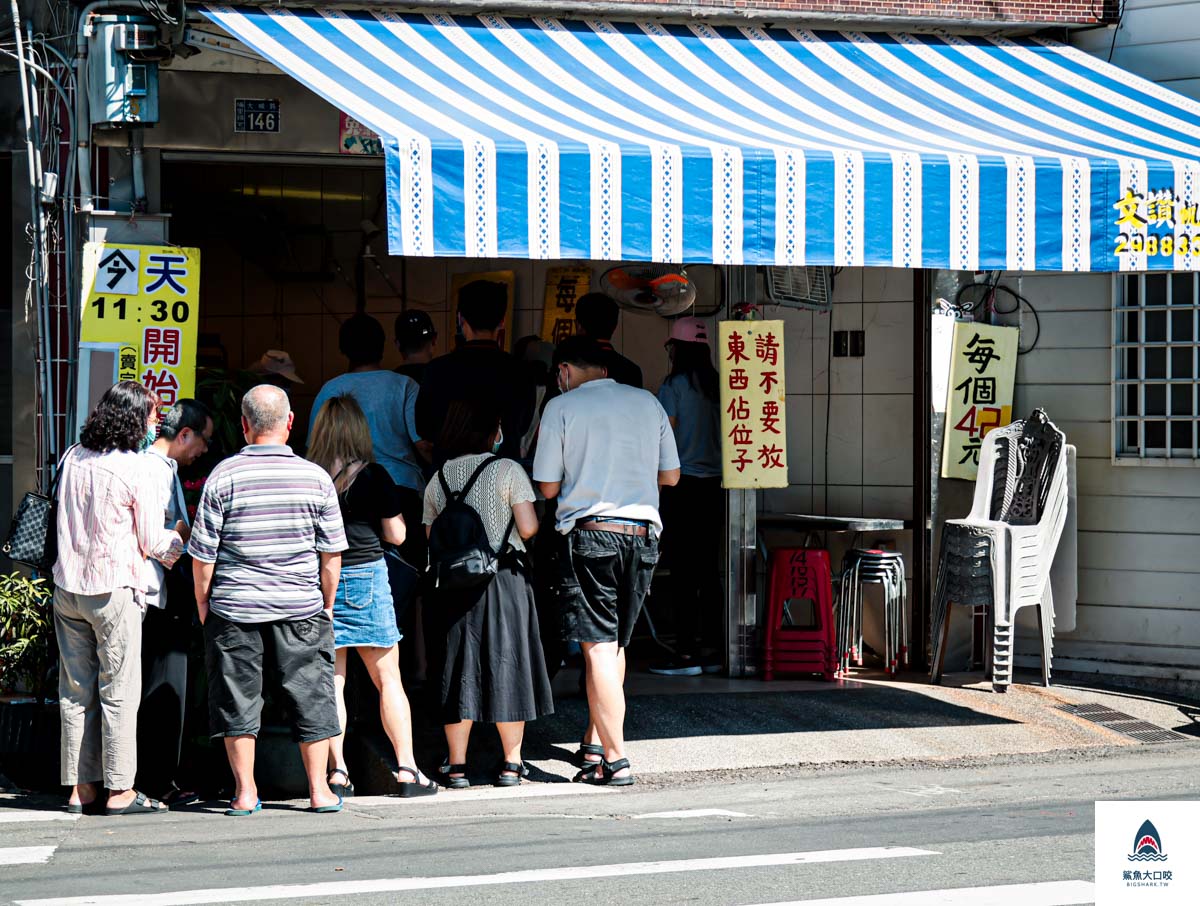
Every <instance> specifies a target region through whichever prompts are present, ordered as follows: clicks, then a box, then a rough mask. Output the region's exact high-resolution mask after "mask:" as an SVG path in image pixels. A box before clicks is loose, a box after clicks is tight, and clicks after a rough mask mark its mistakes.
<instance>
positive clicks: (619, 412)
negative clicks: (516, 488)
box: [533, 378, 679, 535]
mask: <svg viewBox="0 0 1200 906" xmlns="http://www.w3.org/2000/svg"><path fill="white" fill-rule="evenodd" d="M678 468H679V454H678V453H677V452H676V449H675V436H674V434H672V432H671V423H670V422H669V421H667V413H666V412H664V411H663V407H662V406H661V405H659V402H658V400H656V399H655V398H654V395H653V394H652V393H650V392H649V391H646V390H637V389H635V388H633V387H626V386H624V385H622V384H618V383H616V382H615V381H613V380H611V379H609V378H605V379H603V380H598V381H589V382H588V383H586V384H583V385H582V386H580V387H577V388H575V389H574V390H572V391H570V392H569V393H564V394H563V395H562V396H558V397H555V398H554V399H552V400H551V401H550V402H549V403H547V404H546V411H545V413H543V415H542V426H541V429H540V432H539V435H538V447H537V455H536V456H535V457H534V460H533V480H534V481H560V482H562V490H561V491H560V492H559V497H558V530H559V531H560V532H562V533H563V534H564V535H565V534H567V533H568V532H570V531H571V529H573V528H574V527H575V523H576V522H578V521H580V520H585V519H587V518H588V517H593V516H606V517H609V518H617V519H638V520H642V521H645V522H649V523H651V524H652V525H653V526H654V531H655V533H656V534H658V533H661V532H662V519H661V518H660V517H659V515H658V473H659V472H666V471H670V470H671V469H678Z"/></svg>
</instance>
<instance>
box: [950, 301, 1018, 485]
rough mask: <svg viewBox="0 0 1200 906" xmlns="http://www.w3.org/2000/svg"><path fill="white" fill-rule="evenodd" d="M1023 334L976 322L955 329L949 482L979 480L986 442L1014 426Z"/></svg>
mask: <svg viewBox="0 0 1200 906" xmlns="http://www.w3.org/2000/svg"><path fill="white" fill-rule="evenodd" d="M1020 333H1021V332H1020V331H1019V330H1018V329H1017V328H1015V327H993V326H992V325H991V324H981V323H976V322H974V321H959V322H958V323H957V324H955V325H954V340H953V342H952V344H951V349H952V351H951V357H950V384H949V390H948V392H949V399H947V401H946V438H945V443H943V445H942V477H943V478H969V479H972V480H974V479H975V477H976V475H977V474H978V472H979V450H980V448H981V447H982V445H983V439H984V437H986V436H987V433H988V432H989V431H992V430H995V429H996V428H1003V427H1004V426H1005V425H1007V424H1008V423H1009V422H1011V421H1012V401H1013V385H1014V383H1015V382H1016V377H1017V341H1018V338H1019V337H1020Z"/></svg>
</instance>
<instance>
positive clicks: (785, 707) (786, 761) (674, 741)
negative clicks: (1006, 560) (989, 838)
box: [480, 671, 1200, 779]
mask: <svg viewBox="0 0 1200 906" xmlns="http://www.w3.org/2000/svg"><path fill="white" fill-rule="evenodd" d="M576 677H577V674H576V673H575V672H574V671H564V673H563V675H561V676H560V677H559V678H557V680H556V683H555V688H556V693H559V694H558V695H557V696H556V701H557V703H558V710H557V713H555V714H554V715H553V716H552V717H549V718H544V719H542V720H540V721H536V722H534V723H531V724H530V725H529V727H528V730H527V735H526V746H525V752H526V758H527V760H529V761H530V762H532V763H533V765H535V766H536V768H538V769H540V772H543V773H545V774H548V775H554V776H555V778H556V779H557V778H564V779H566V778H569V777H570V776H571V774H572V773H573V768H572V765H571V762H570V755H571V753H573V752H574V751H575V749H576V747H577V741H578V739H579V734H580V732H581V731H582V728H583V725H584V722H585V720H586V707H585V703H584V701H583V699H582V697H580V696H579V695H578V694H570V693H572V692H573V690H574V689H575V684H576ZM1033 679H1034V677H1033V676H1029V677H1024V676H1023V677H1021V680H1022V684H1021V685H1014V686H1013V687H1012V688H1011V690H1010V691H1009V692H1008V693H1006V694H997V693H995V692H993V691H992V688H991V684H990V683H987V682H984V681H983V680H982V677H981V676H980V675H979V674H968V675H959V676H948V677H946V679H945V681H944V682H945V684H944V685H942V686H931V685H929V683H928V680H927V678H926V677H925V676H924V675H912V676H905V677H901V678H899V679H885V678H884V677H883V674H875V675H872V674H870V673H863V674H862V677H861V679H855V680H851V681H846V682H837V683H824V682H806V681H799V682H786V681H785V682H772V683H764V682H762V681H761V680H758V679H743V680H730V679H725V678H719V677H707V676H706V677H681V678H673V677H658V676H653V675H650V674H631V675H630V677H629V679H628V681H627V691H628V707H629V711H628V717H627V720H626V739H627V742H628V750H629V754H630V758H631V760H632V761H633V762H634V765H635V768H636V770H637V772H638V773H639V774H643V775H645V774H656V773H672V774H673V773H687V772H696V771H712V770H722V769H725V770H728V769H741V768H762V767H774V766H789V765H835V764H839V765H853V764H882V763H887V762H914V761H920V762H938V761H945V762H950V761H954V760H958V759H969V758H980V757H988V756H1001V755H1023V754H1040V753H1048V752H1055V751H1063V752H1067V751H1074V750H1080V749H1087V748H1095V747H1124V746H1138V745H1141V743H1139V742H1137V741H1136V740H1134V739H1131V738H1130V737H1128V736H1125V735H1123V734H1120V733H1117V732H1114V731H1112V730H1108V729H1106V728H1104V727H1103V726H1100V725H1098V724H1094V723H1091V722H1090V721H1086V720H1083V719H1080V718H1077V717H1074V716H1072V715H1070V714H1066V713H1064V712H1062V711H1059V710H1057V709H1056V706H1058V705H1061V704H1065V703H1069V704H1075V703H1083V702H1101V703H1103V704H1107V705H1108V706H1109V707H1112V708H1114V709H1115V710H1118V711H1122V712H1125V713H1127V714H1130V715H1132V716H1134V717H1137V718H1140V719H1143V720H1146V721H1149V722H1151V723H1154V724H1157V725H1158V726H1162V727H1165V728H1168V729H1175V728H1183V729H1185V731H1186V728H1188V727H1190V728H1191V731H1192V733H1197V732H1200V724H1196V722H1195V720H1194V718H1193V717H1192V716H1191V715H1193V714H1195V713H1196V710H1195V709H1193V708H1189V707H1188V706H1186V705H1180V704H1173V703H1169V702H1163V701H1158V700H1152V699H1144V698H1138V697H1133V696H1129V695H1127V694H1126V695H1122V694H1114V693H1101V692H1097V691H1094V690H1090V689H1086V688H1081V687H1058V686H1052V687H1051V688H1049V689H1045V688H1042V687H1041V686H1033V685H1026V684H1025V683H1026V682H1030V681H1033ZM482 741H483V740H482V739H481V740H480V742H482ZM544 779H551V778H550V777H545V778H544Z"/></svg>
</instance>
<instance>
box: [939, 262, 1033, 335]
mask: <svg viewBox="0 0 1200 906" xmlns="http://www.w3.org/2000/svg"><path fill="white" fill-rule="evenodd" d="M1001 276H1003V274H1002V272H1001V271H996V272H995V274H994V276H993V277H992V278H991V279H990V280H985V281H984V282H983V283H967V284H965V285H964V286H962V287H960V288H959V290H958V292H957V293H955V294H954V304H953V306H951V308H952V310H953V312H954V314H955V315H956V316H960V317H961V316H962V315H968V314H972V313H973V312H974V311H975V310H976V309H977V308H979V306H980V305H981V304H982V305H983V310H984V311H985V312H989V313H991V314H997V315H1013V314H1017V313H1018V312H1019V311H1020V310H1021V306H1022V305H1023V306H1025V308H1027V309H1028V310H1029V313H1030V314H1031V315H1032V316H1033V326H1034V330H1033V339H1032V340H1030V341H1029V342H1028V343H1027V344H1026V345H1025V346H1024V347H1018V348H1017V355H1026V354H1027V353H1030V352H1033V350H1034V348H1035V347H1036V346H1037V344H1038V340H1039V339H1040V338H1041V335H1042V320H1041V318H1040V317H1038V313H1037V309H1036V308H1034V307H1033V303H1032V302H1030V301H1029V300H1028V299H1026V298H1025V297H1024V296H1022V295H1021V294H1020V293H1019V292H1017V291H1016V290H1015V289H1012V288H1011V287H1008V286H1003V285H1001V283H1000V278H1001ZM980 290H983V292H981V293H979V295H978V297H977V298H975V299H974V300H971V301H970V302H969V303H968V302H964V301H963V297H964V296H965V295H967V293H969V292H979V291H980ZM997 293H1005V294H1007V295H1009V296H1011V297H1012V299H1013V306H1012V308H1007V309H1004V308H1000V307H998V306H997V305H996V298H997ZM1022 333H1024V331H1022Z"/></svg>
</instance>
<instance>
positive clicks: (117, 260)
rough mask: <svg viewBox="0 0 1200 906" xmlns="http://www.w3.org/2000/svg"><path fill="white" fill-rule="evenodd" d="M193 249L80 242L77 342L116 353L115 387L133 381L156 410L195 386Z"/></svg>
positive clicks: (196, 261)
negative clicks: (155, 402) (150, 395)
mask: <svg viewBox="0 0 1200 906" xmlns="http://www.w3.org/2000/svg"><path fill="white" fill-rule="evenodd" d="M199 323H200V250H199V249H187V248H179V247H178V246H173V245H172V246H158V245H113V244H109V243H103V242H88V243H86V244H85V245H84V247H83V317H82V322H81V324H80V333H79V339H80V342H81V343H83V344H85V345H89V346H93V347H102V348H110V349H116V350H117V351H118V361H117V369H118V370H117V375H118V380H122V381H140V382H141V383H142V384H144V385H145V386H146V387H147V388H148V389H150V390H153V391H154V392H155V393H157V394H158V396H159V399H161V400H162V404H163V406H172V405H174V404H175V403H176V402H177V401H178V400H181V399H186V398H188V397H191V396H192V395H193V394H194V393H195V387H196V334H197V328H198V325H199Z"/></svg>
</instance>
